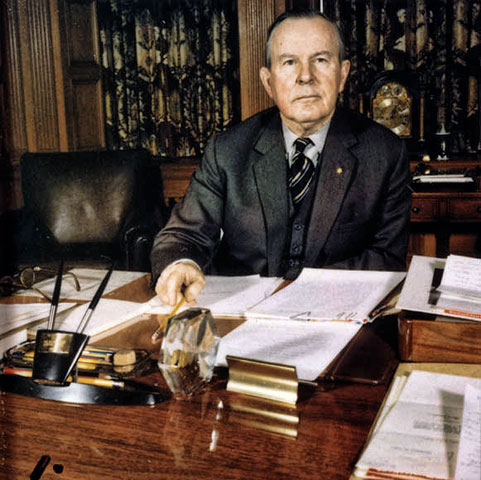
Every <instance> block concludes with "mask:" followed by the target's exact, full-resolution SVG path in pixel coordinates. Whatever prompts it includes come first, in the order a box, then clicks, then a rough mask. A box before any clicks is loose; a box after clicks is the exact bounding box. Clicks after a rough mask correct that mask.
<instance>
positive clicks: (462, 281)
mask: <svg viewBox="0 0 481 480" xmlns="http://www.w3.org/2000/svg"><path fill="white" fill-rule="evenodd" d="M438 290H440V291H441V292H443V293H455V294H458V295H468V296H473V297H477V298H478V299H479V301H481V259H480V258H470V257H463V256H461V255H448V257H447V259H446V265H445V267H444V273H443V279H442V281H441V284H440V285H439V288H438Z"/></svg>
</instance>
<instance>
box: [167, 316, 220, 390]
mask: <svg viewBox="0 0 481 480" xmlns="http://www.w3.org/2000/svg"><path fill="white" fill-rule="evenodd" d="M219 341H220V337H219V335H218V334H217V328H216V326H215V322H214V319H213V318H212V314H211V312H210V310H208V309H206V308H190V309H188V310H185V311H184V312H181V313H179V314H177V315H175V316H173V317H171V318H170V319H169V321H168V323H167V327H166V329H165V334H164V338H163V339H162V345H161V347H160V356H159V362H158V365H159V368H160V371H161V372H162V375H163V377H164V379H165V381H166V383H167V385H168V387H169V388H170V390H171V391H172V393H174V394H175V395H177V396H190V395H193V394H194V393H195V392H197V391H199V390H200V389H202V387H203V386H205V385H206V384H207V383H208V382H209V381H210V379H211V378H212V374H213V372H214V366H215V360H216V356H217V350H218V347H219Z"/></svg>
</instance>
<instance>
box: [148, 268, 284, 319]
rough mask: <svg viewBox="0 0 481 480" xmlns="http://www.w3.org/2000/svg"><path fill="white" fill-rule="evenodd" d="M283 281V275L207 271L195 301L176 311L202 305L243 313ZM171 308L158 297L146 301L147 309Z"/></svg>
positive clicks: (219, 311) (222, 312) (166, 310)
mask: <svg viewBox="0 0 481 480" xmlns="http://www.w3.org/2000/svg"><path fill="white" fill-rule="evenodd" d="M282 281H283V280H282V278H277V277H261V276H260V275H247V276H238V277H236V276H233V277H224V276H217V275H207V276H206V283H205V287H204V289H203V290H202V292H201V293H200V294H199V295H198V296H197V298H196V301H195V305H192V304H190V305H184V306H183V308H182V309H180V310H179V311H183V310H186V309H187V308H190V307H202V308H208V309H210V311H211V312H212V314H213V315H218V316H224V317H230V316H234V317H243V316H244V312H245V311H246V310H247V309H248V308H250V307H252V306H253V305H256V304H257V303H259V302H260V301H262V300H264V299H265V298H267V297H268V296H269V295H271V294H272V292H274V290H275V289H276V288H277V287H278V286H279V285H280V284H281V282H282ZM171 310H172V307H171V306H168V305H165V304H163V303H162V302H161V301H160V299H159V298H158V297H154V298H152V300H150V301H149V313H156V314H164V313H169V312H170V311H171Z"/></svg>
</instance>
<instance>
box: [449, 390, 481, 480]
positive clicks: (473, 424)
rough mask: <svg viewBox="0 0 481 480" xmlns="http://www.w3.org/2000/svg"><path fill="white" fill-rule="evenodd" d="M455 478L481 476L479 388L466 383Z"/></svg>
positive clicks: (480, 391)
mask: <svg viewBox="0 0 481 480" xmlns="http://www.w3.org/2000/svg"><path fill="white" fill-rule="evenodd" d="M454 478H455V479H456V480H479V479H480V478H481V389H478V388H475V387H473V386H472V385H466V390H465V393H464V411H463V423H462V428H461V438H460V440H459V448H458V459H457V463H456V474H455V477H454Z"/></svg>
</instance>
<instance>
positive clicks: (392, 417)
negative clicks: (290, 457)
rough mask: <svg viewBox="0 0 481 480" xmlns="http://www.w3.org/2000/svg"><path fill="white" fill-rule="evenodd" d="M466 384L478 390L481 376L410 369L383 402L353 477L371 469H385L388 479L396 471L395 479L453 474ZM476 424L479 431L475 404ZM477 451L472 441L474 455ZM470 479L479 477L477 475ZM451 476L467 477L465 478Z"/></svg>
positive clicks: (366, 474) (471, 454)
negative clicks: (393, 395) (393, 396)
mask: <svg viewBox="0 0 481 480" xmlns="http://www.w3.org/2000/svg"><path fill="white" fill-rule="evenodd" d="M401 386H402V385H401ZM468 386H471V387H473V388H476V389H479V388H481V380H479V379H474V378H469V377H462V376H455V375H446V374H435V373H429V372H423V371H414V372H412V373H411V374H410V375H409V377H408V378H407V380H406V382H405V384H404V387H402V390H401V392H400V393H399V394H398V396H397V395H396V396H397V400H395V399H394V402H391V403H390V404H389V405H386V409H387V413H385V412H384V411H383V412H382V413H381V415H380V420H381V423H380V424H378V425H376V427H375V430H374V434H373V436H372V438H371V440H370V441H369V444H368V446H367V447H366V449H365V451H364V452H363V454H362V455H361V458H360V459H359V462H358V464H357V465H356V476H359V477H367V478H370V477H369V472H370V471H371V472H372V471H373V470H376V471H377V472H379V471H381V472H389V475H390V477H389V478H398V477H397V476H396V474H397V475H398V476H399V477H402V475H406V476H413V477H415V478H418V477H420V476H423V478H424V477H426V478H435V479H443V480H448V479H452V478H454V473H455V469H456V456H457V453H458V446H459V443H460V434H461V431H462V428H464V415H463V403H464V392H465V390H466V389H467V388H468ZM398 391H399V390H398ZM478 401H479V400H478ZM477 428H478V431H479V403H478V427H477ZM461 435H462V434H461ZM471 447H474V445H473V444H472V443H470V445H469V449H467V451H466V458H467V460H466V464H467V465H469V468H472V459H473V457H475V452H474V450H473V452H471ZM479 451H480V450H479V444H478V447H477V452H478V454H479ZM478 458H479V457H478ZM459 468H461V467H459ZM403 478H404V477H403ZM473 478H476V480H479V473H478V477H473ZM456 479H457V480H461V479H462V480H467V479H469V480H471V477H464V476H460V477H459V478H458V477H456Z"/></svg>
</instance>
